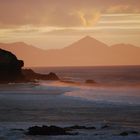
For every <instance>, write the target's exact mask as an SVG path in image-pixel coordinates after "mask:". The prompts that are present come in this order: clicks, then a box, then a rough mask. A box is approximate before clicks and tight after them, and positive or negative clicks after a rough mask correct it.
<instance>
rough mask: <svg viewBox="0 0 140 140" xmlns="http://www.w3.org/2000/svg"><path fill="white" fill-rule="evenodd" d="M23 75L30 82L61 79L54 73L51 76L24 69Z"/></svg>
mask: <svg viewBox="0 0 140 140" xmlns="http://www.w3.org/2000/svg"><path fill="white" fill-rule="evenodd" d="M22 73H23V75H24V76H25V77H26V79H29V80H59V77H58V76H57V75H56V74H55V73H53V72H50V73H49V74H40V73H36V72H34V71H33V70H32V69H23V70H22Z"/></svg>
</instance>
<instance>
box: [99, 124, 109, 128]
mask: <svg viewBox="0 0 140 140" xmlns="http://www.w3.org/2000/svg"><path fill="white" fill-rule="evenodd" d="M109 127H110V126H109V125H107V124H105V125H104V126H102V127H101V129H105V128H109Z"/></svg>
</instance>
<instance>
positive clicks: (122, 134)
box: [120, 131, 139, 136]
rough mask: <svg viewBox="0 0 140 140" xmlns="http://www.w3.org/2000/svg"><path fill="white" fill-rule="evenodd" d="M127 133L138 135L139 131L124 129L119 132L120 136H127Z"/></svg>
mask: <svg viewBox="0 0 140 140" xmlns="http://www.w3.org/2000/svg"><path fill="white" fill-rule="evenodd" d="M129 134H135V135H138V134H139V132H137V131H124V132H121V133H120V135H121V136H128V135H129Z"/></svg>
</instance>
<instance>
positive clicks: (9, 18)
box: [0, 0, 140, 49]
mask: <svg viewBox="0 0 140 140" xmlns="http://www.w3.org/2000/svg"><path fill="white" fill-rule="evenodd" d="M86 35H90V36H92V37H95V38H96V39H99V40H101V41H103V42H105V43H107V44H109V45H112V44H116V43H131V44H134V45H136V46H139V47H140V0H0V42H6V43H8V42H25V43H29V44H32V45H35V46H37V47H41V48H44V49H50V48H62V47H65V46H67V45H69V44H71V43H72V42H74V41H76V40H77V39H80V38H82V37H84V36H86Z"/></svg>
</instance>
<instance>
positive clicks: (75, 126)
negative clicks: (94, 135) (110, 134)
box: [65, 125, 96, 130]
mask: <svg viewBox="0 0 140 140" xmlns="http://www.w3.org/2000/svg"><path fill="white" fill-rule="evenodd" d="M65 129H66V130H73V129H86V130H90V129H96V128H95V127H94V126H92V127H86V126H79V125H74V126H70V127H65Z"/></svg>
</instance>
